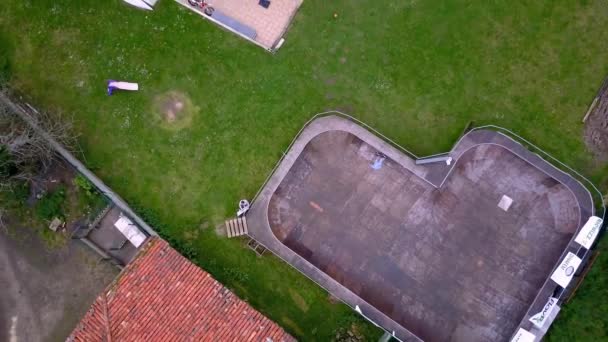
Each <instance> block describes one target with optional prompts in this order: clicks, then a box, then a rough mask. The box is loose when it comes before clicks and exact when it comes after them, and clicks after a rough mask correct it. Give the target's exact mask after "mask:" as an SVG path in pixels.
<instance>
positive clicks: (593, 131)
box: [584, 82, 608, 162]
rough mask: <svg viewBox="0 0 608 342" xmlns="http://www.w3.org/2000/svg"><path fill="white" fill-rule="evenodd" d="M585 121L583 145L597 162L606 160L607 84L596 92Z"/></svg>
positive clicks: (607, 150)
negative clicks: (596, 94)
mask: <svg viewBox="0 0 608 342" xmlns="http://www.w3.org/2000/svg"><path fill="white" fill-rule="evenodd" d="M591 106H592V107H591V112H590V113H589V116H588V117H587V121H585V136H584V139H585V144H586V145H587V148H588V149H589V151H591V152H592V153H593V155H594V156H595V158H596V159H597V161H598V162H605V161H607V160H608V82H604V85H603V86H602V88H601V89H600V91H599V92H598V96H597V98H596V99H595V100H594V101H593V103H592V104H591Z"/></svg>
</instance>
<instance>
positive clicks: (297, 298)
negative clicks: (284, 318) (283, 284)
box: [289, 289, 308, 312]
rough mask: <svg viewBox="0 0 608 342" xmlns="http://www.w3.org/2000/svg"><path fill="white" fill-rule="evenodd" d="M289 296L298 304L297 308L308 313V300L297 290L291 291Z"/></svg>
mask: <svg viewBox="0 0 608 342" xmlns="http://www.w3.org/2000/svg"><path fill="white" fill-rule="evenodd" d="M289 296H290V297H291V299H293V301H294V302H295V303H296V306H297V307H298V308H299V309H300V310H302V312H308V304H307V303H306V300H305V299H304V297H302V296H301V295H300V294H299V293H298V292H297V291H296V290H294V289H289Z"/></svg>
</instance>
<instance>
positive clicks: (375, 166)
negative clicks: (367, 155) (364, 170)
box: [370, 155, 386, 170]
mask: <svg viewBox="0 0 608 342" xmlns="http://www.w3.org/2000/svg"><path fill="white" fill-rule="evenodd" d="M385 159H386V157H385V156H383V155H378V156H377V157H376V159H374V162H373V163H372V164H371V165H370V166H371V168H372V169H374V170H380V169H381V168H382V165H383V164H384V160H385Z"/></svg>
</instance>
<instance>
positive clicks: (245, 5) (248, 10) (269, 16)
mask: <svg viewBox="0 0 608 342" xmlns="http://www.w3.org/2000/svg"><path fill="white" fill-rule="evenodd" d="M176 1H177V2H179V3H180V4H182V5H183V6H185V7H187V8H189V9H191V10H193V11H195V12H197V13H199V14H201V15H202V16H203V17H205V18H209V17H208V16H206V15H204V14H203V12H202V11H200V10H199V9H197V8H194V7H192V6H190V5H189V4H188V2H187V0H176ZM208 4H209V5H210V6H212V7H213V8H214V9H215V10H216V11H220V12H222V13H223V14H225V15H227V16H229V17H231V18H232V19H234V20H237V21H238V22H240V23H241V24H243V25H246V26H249V27H250V28H252V29H254V30H255V31H256V34H257V36H256V37H255V39H254V40H255V42H257V43H258V44H260V45H262V46H263V47H265V48H266V49H268V50H271V49H272V48H273V47H274V46H275V45H276V44H277V43H278V41H279V40H280V39H281V38H282V37H283V34H284V33H285V31H287V28H288V27H289V23H290V22H291V19H292V18H293V16H294V15H295V14H296V11H297V10H298V8H299V7H300V5H301V4H302V0H271V2H270V6H269V7H268V8H264V7H262V6H260V5H259V4H258V0H209V1H208Z"/></svg>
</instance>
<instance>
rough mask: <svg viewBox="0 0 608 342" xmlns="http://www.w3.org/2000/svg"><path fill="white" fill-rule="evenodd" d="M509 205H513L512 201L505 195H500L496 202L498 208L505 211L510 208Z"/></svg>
mask: <svg viewBox="0 0 608 342" xmlns="http://www.w3.org/2000/svg"><path fill="white" fill-rule="evenodd" d="M511 204H513V199H512V198H511V197H509V196H507V195H502V198H501V199H500V202H498V207H499V208H500V209H502V210H504V211H507V210H509V208H510V207H511Z"/></svg>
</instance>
